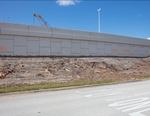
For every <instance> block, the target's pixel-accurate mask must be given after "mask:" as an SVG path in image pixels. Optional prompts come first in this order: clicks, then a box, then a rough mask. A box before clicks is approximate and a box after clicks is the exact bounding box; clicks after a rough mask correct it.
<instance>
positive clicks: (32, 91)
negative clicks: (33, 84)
mask: <svg viewBox="0 0 150 116" xmlns="http://www.w3.org/2000/svg"><path fill="white" fill-rule="evenodd" d="M146 80H150V79H139V80H129V81H120V82H112V83H101V84H92V85H82V86H71V87H61V88H50V89H40V90H30V91H18V92H9V93H0V97H2V96H6V95H16V94H32V93H40V92H50V91H62V90H71V89H79V88H86V87H97V86H105V85H115V84H123V83H131V82H139V81H146Z"/></svg>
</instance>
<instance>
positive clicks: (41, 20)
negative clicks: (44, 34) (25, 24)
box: [33, 14, 48, 27]
mask: <svg viewBox="0 0 150 116" xmlns="http://www.w3.org/2000/svg"><path fill="white" fill-rule="evenodd" d="M33 16H35V17H36V18H37V19H38V20H39V22H40V23H41V25H42V26H45V27H48V26H47V24H46V22H45V21H44V20H43V19H42V18H41V15H37V14H33Z"/></svg>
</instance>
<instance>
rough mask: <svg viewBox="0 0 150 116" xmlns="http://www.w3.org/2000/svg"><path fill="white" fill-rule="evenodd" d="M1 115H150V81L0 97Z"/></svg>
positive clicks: (0, 95)
mask: <svg viewBox="0 0 150 116" xmlns="http://www.w3.org/2000/svg"><path fill="white" fill-rule="evenodd" d="M0 116H150V80H146V81H141V82H133V83H124V84H116V85H105V86H98V87H89V88H82V89H73V90H64V91H49V92H39V93H22V94H11V95H8V94H4V95H3V94H0Z"/></svg>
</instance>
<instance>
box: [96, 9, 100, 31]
mask: <svg viewBox="0 0 150 116" xmlns="http://www.w3.org/2000/svg"><path fill="white" fill-rule="evenodd" d="M100 10H101V8H99V9H98V10H97V11H98V16H99V17H98V22H99V33H100Z"/></svg>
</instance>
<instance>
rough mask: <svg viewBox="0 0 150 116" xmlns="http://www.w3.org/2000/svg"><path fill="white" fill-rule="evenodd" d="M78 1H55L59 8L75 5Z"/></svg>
mask: <svg viewBox="0 0 150 116" xmlns="http://www.w3.org/2000/svg"><path fill="white" fill-rule="evenodd" d="M79 2H80V0H57V1H56V3H57V4H59V5H60V6H69V5H75V4H76V3H79Z"/></svg>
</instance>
